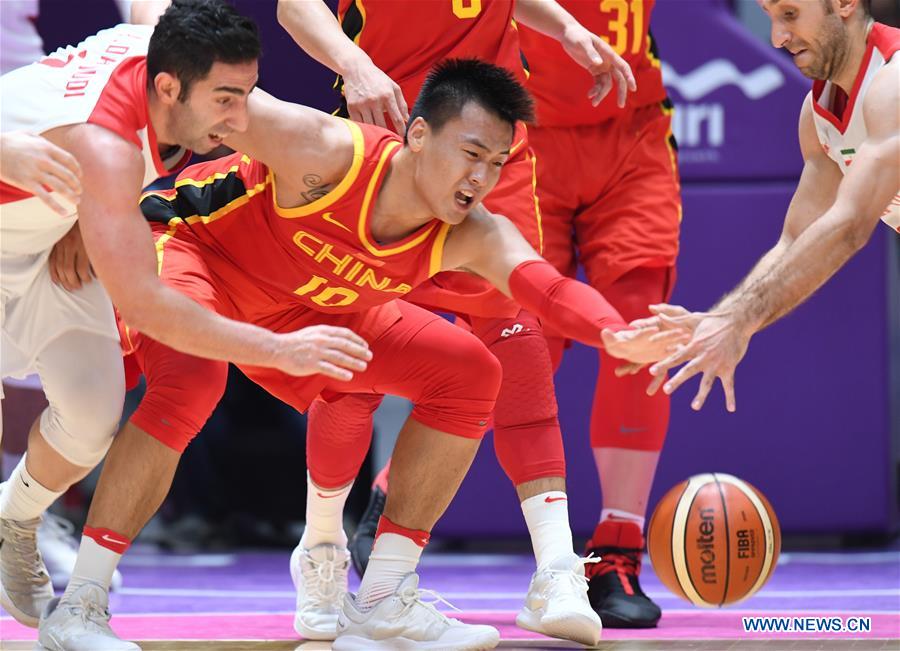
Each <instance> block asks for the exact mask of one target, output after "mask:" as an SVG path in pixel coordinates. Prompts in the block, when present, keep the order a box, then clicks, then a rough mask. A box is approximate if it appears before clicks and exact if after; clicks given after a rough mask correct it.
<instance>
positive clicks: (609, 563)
mask: <svg viewBox="0 0 900 651" xmlns="http://www.w3.org/2000/svg"><path fill="white" fill-rule="evenodd" d="M587 553H592V554H594V556H599V557H600V562H599V563H590V564H588V565H586V566H585V575H586V576H587V578H588V599H589V600H590V602H591V607H592V608H593V609H594V610H595V611H596V612H597V614H598V615H600V619H601V620H602V621H603V626H604V628H653V627H655V626H656V623H657V622H658V621H659V618H660V615H662V611H660V609H659V606H657V605H656V604H655V603H653V602H652V601H651V600H650V597H648V596H647V595H645V594H644V591H643V590H641V584H640V582H639V581H638V576H639V575H640V573H641V558H642V557H643V554H644V537H643V536H642V535H641V529H640V527H639V526H638V525H637V524H635V523H633V522H627V521H626V522H622V521H614V520H606V521H604V522H601V523H600V524H599V525H597V528H596V529H595V530H594V537H593V538H591V539H590V540H589V541H588V544H587Z"/></svg>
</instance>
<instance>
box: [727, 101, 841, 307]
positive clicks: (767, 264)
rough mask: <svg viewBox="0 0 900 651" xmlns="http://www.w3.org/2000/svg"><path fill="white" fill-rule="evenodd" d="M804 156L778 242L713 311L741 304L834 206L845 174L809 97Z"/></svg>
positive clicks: (803, 119)
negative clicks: (823, 137) (820, 132)
mask: <svg viewBox="0 0 900 651" xmlns="http://www.w3.org/2000/svg"><path fill="white" fill-rule="evenodd" d="M798 130H799V140H800V153H801V154H802V155H803V161H804V163H803V172H802V173H801V175H800V182H799V183H798V185H797V190H796V191H795V192H794V196H793V198H792V199H791V204H790V206H788V210H787V215H786V216H785V220H784V227H783V229H782V232H781V236H780V237H779V238H778V242H776V243H775V246H773V247H772V248H771V249H769V251H767V252H766V254H765V255H764V256H763V257H762V258H760V260H759V262H757V263H756V265H755V266H754V267H753V269H752V270H751V271H750V273H748V274H747V276H746V277H745V278H744V280H743V281H742V282H741V283H740V284H739V285H738V286H737V287H735V288H734V289H733V290H732V291H730V292H728V294H726V295H725V296H724V297H722V299H721V300H720V301H719V302H718V303H717V304H716V305H715V307H713V308H712V311H714V312H719V311H726V310H729V309H731V308H733V307H734V305H735V303H736V302H739V301H740V299H741V296H743V295H744V293H745V292H747V290H748V289H749V288H750V287H751V286H753V285H754V284H756V283H758V282H759V281H760V280H761V279H762V278H764V277H765V276H766V274H768V273H769V272H770V271H771V270H772V268H773V267H774V266H775V264H776V263H777V262H778V261H779V260H781V258H782V257H783V256H784V254H785V252H786V251H787V250H788V249H789V248H790V246H791V244H792V243H793V242H794V240H796V239H797V237H798V236H799V235H800V234H801V233H802V232H803V231H805V230H806V228H807V227H808V226H809V225H810V224H811V223H813V222H814V221H815V220H816V218H817V217H819V216H820V215H822V214H823V213H824V212H825V211H826V210H828V208H829V207H830V206H831V205H832V204H833V203H834V200H835V197H836V196H837V189H838V186H839V185H840V183H841V179H842V178H843V175H842V174H841V170H840V168H839V167H838V166H837V163H835V162H834V161H833V160H831V159H830V158H829V157H828V156H827V155H826V154H825V152H824V151H823V150H822V145H821V144H820V143H819V139H818V136H817V135H816V128H815V125H814V123H813V110H812V104H811V103H810V97H809V96H807V98H806V100H805V101H804V102H803V108H802V110H801V111H800V125H799V129H798Z"/></svg>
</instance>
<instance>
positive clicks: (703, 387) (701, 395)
mask: <svg viewBox="0 0 900 651" xmlns="http://www.w3.org/2000/svg"><path fill="white" fill-rule="evenodd" d="M715 380H716V376H715V375H714V374H713V373H712V372H710V371H706V372H705V373H704V374H703V377H702V378H700V388H699V389H697V395H695V396H694V399H693V401H691V409H693V410H694V411H700V410H701V409H702V408H703V403H705V402H706V396H708V395H709V391H710V389H712V387H713V383H714V382H715Z"/></svg>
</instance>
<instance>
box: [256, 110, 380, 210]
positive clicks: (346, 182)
mask: <svg viewBox="0 0 900 651" xmlns="http://www.w3.org/2000/svg"><path fill="white" fill-rule="evenodd" d="M341 121H342V122H343V123H344V124H346V125H347V128H348V129H350V134H351V135H352V136H353V162H352V163H351V164H350V170H349V171H348V172H347V174H345V175H344V178H342V179H341V182H340V183H338V184H337V187H335V188H334V190H332V191H331V192H329V193H328V194H326V195H325V196H324V197H319V198H318V199H316V200H315V201H313V202H312V203H308V204H306V205H304V206H297V207H296V208H282V207H281V206H279V205H278V187H277V186H276V184H275V175H274V174H272V170H269V174H268V176H269V178H270V179H271V183H272V206H273V207H274V208H275V212H276V213H277V214H278V216H279V217H284V218H285V219H295V218H297V217H307V216H309V215H312V214H314V213H317V212H320V211H322V210H324V209H325V208H328V207H329V206H331V205H332V204H334V203H335V202H337V201H338V200H340V199H341V197H343V196H344V195H345V194H347V190H349V189H350V187H351V186H352V185H353V183H354V182H355V181H356V178H357V177H358V176H359V170H360V169H362V164H363V160H365V149H366V142H365V138H363V133H362V129H360V128H359V126H358V125H357V124H356V123H354V122H351V121H350V120H345V119H343V118H341Z"/></svg>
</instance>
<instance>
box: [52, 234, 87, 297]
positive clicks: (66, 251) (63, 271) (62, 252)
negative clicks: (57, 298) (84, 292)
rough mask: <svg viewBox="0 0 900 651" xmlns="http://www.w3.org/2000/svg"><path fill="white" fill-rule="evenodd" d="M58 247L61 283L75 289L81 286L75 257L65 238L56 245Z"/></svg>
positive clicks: (67, 287)
mask: <svg viewBox="0 0 900 651" xmlns="http://www.w3.org/2000/svg"><path fill="white" fill-rule="evenodd" d="M55 248H56V249H57V253H58V255H57V261H58V263H57V269H58V275H59V282H60V284H61V285H62V286H63V287H65V288H66V289H67V290H69V291H70V292H71V291H74V290H76V289H79V288H80V287H81V281H80V280H79V279H78V273H77V272H76V270H75V259H74V255H73V252H72V251H71V250H70V247H69V246H67V245H66V241H65V239H63V240H60V242H59V243H58V244H57V245H56V247H55Z"/></svg>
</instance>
